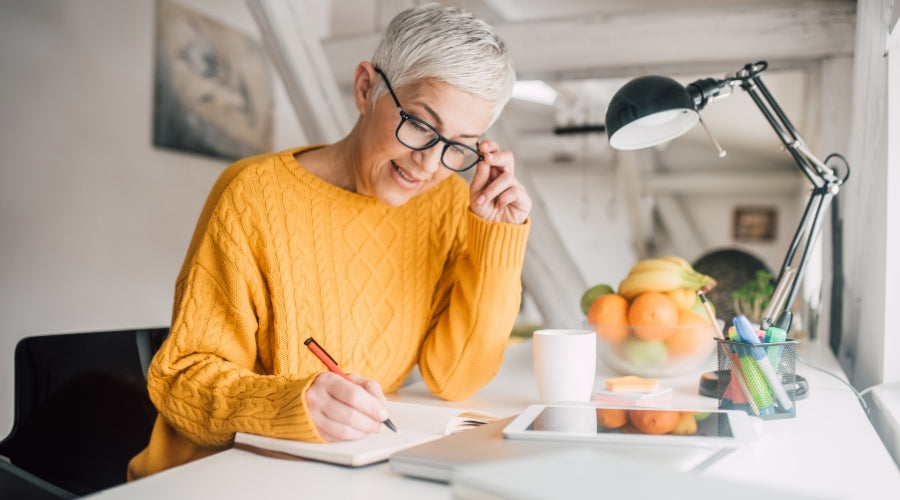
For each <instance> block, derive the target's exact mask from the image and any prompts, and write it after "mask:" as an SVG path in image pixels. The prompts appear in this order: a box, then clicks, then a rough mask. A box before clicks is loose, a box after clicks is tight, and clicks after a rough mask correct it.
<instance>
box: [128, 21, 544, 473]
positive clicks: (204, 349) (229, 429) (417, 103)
mask: <svg viewBox="0 0 900 500" xmlns="http://www.w3.org/2000/svg"><path fill="white" fill-rule="evenodd" d="M514 78H515V77H514V73H513V70H512V65H511V62H510V57H509V54H508V53H507V50H506V48H505V46H504V44H503V42H502V41H501V40H500V39H499V38H498V37H497V35H496V34H495V32H494V31H493V29H492V28H491V27H490V26H488V25H487V24H485V23H484V22H482V21H480V20H477V19H475V18H474V17H473V16H471V15H470V14H468V13H465V12H462V11H460V10H458V9H455V8H448V7H443V6H439V5H428V6H424V7H419V8H417V9H413V10H408V11H404V12H402V13H400V14H399V15H398V16H397V17H396V18H395V19H394V20H393V21H392V22H391V24H390V26H389V27H388V29H387V31H386V32H385V34H384V37H383V39H382V41H381V43H380V44H379V46H378V48H377V49H376V51H375V54H374V55H373V57H372V62H363V63H360V64H359V65H358V66H357V68H356V71H355V73H354V85H353V93H354V102H355V105H356V108H357V110H358V111H359V118H358V121H357V123H356V125H355V127H354V128H353V130H352V131H351V132H350V134H349V135H348V136H347V137H345V138H344V139H343V140H341V141H339V142H337V143H335V144H331V145H327V146H322V147H306V148H299V149H294V150H289V151H285V152H282V153H278V154H272V155H265V156H260V157H254V158H248V159H245V160H242V161H239V162H237V163H235V164H234V165H232V166H231V167H229V168H228V169H227V170H226V171H225V172H224V173H223V174H222V176H221V178H220V179H219V180H218V182H217V183H216V185H215V187H214V188H213V190H212V193H211V194H210V196H209V199H208V201H207V203H206V206H205V207H204V210H203V213H202V214H201V216H200V220H199V222H198V224H197V228H196V231H195V233H194V237H193V239H192V241H191V245H190V248H189V250H188V253H187V257H186V259H185V262H184V265H183V267H182V269H181V272H180V274H179V277H178V280H177V283H176V294H175V306H174V312H173V320H172V329H171V333H170V336H169V338H168V339H167V341H166V343H165V344H164V345H163V346H162V348H161V349H160V351H159V353H158V354H157V355H156V357H155V358H154V360H153V363H152V365H151V367H150V371H149V375H148V387H149V390H150V394H151V398H152V400H153V402H154V404H155V405H156V407H157V408H158V409H159V417H158V419H157V421H156V424H155V426H154V429H153V433H152V436H151V439H150V443H149V445H148V446H147V448H146V449H145V450H144V451H142V452H141V453H140V454H139V455H138V456H136V457H135V458H134V459H133V460H132V461H131V464H130V465H129V478H137V477H142V476H146V475H148V474H152V473H155V472H158V471H160V470H163V469H166V468H169V467H172V466H175V465H179V464H182V463H185V462H188V461H191V460H194V459H196V458H200V457H203V456H207V455H209V454H212V453H214V452H216V451H219V450H222V449H225V448H227V447H228V446H230V445H231V443H232V442H233V438H234V433H235V432H251V433H256V434H263V435H269V436H275V437H282V438H290V439H298V440H306V441H320V442H321V441H333V440H344V439H358V438H361V437H364V436H365V435H367V434H370V433H374V432H378V431H379V430H380V428H381V426H382V422H384V421H385V419H386V418H388V415H387V412H386V411H385V407H384V401H385V398H384V395H383V393H382V388H384V390H385V391H388V392H390V391H394V390H396V389H397V388H398V387H400V385H401V383H402V382H403V380H404V379H405V378H406V377H407V376H408V375H409V373H410V372H411V371H412V369H413V368H414V367H415V365H416V364H418V366H419V368H420V371H421V373H422V377H423V379H424V381H425V383H426V384H427V386H428V388H429V389H430V390H431V391H432V392H433V393H434V394H435V395H437V396H439V397H441V398H445V399H463V398H466V397H469V396H470V395H471V394H472V393H474V392H475V391H477V390H478V389H479V388H481V387H482V386H483V385H484V384H485V383H487V382H488V381H489V380H490V379H491V378H492V377H493V376H494V375H495V374H496V372H497V370H498V369H499V366H500V363H501V360H502V356H503V350H504V347H505V345H506V340H507V337H508V335H509V332H510V330H511V328H512V325H513V322H514V320H515V316H516V314H517V311H518V308H519V300H520V292H521V284H520V275H521V266H522V259H523V257H524V253H525V244H526V239H527V234H528V228H529V224H528V220H527V216H528V213H529V210H530V209H531V203H532V202H531V199H530V198H529V196H528V194H527V193H526V192H525V189H524V188H523V187H522V185H521V184H520V183H519V182H518V181H517V180H516V178H515V176H514V173H513V166H514V165H513V156H512V154H511V153H510V152H509V151H503V150H500V149H499V147H498V146H497V144H496V143H494V142H493V141H490V140H484V141H479V138H480V136H481V135H482V133H483V132H484V131H485V130H486V129H487V128H488V127H489V126H490V124H491V123H493V121H494V120H495V119H496V118H497V116H498V115H499V113H500V110H501V109H502V108H503V106H504V104H505V103H506V101H507V100H508V99H509V94H510V91H511V88H512V84H513V81H514ZM469 168H474V169H475V173H474V175H473V178H472V180H471V183H470V185H469V186H468V187H467V186H466V184H465V181H464V180H463V179H462V178H461V177H460V176H459V175H454V170H456V171H463V170H467V169H469ZM310 336H312V337H314V338H315V340H316V341H317V342H318V343H319V344H320V345H321V346H322V347H324V348H325V349H326V350H327V351H328V352H329V353H330V354H331V356H332V357H334V358H335V359H336V361H337V362H338V363H339V364H340V365H341V367H342V368H343V369H344V370H345V371H347V372H349V373H353V374H354V375H352V377H353V380H354V382H348V381H347V380H345V379H343V378H341V377H340V376H338V375H335V374H333V373H330V372H328V371H327V370H326V369H325V367H324V365H323V364H322V363H321V362H320V361H319V360H318V359H317V358H315V357H314V356H313V354H312V353H311V352H310V351H309V350H308V349H306V348H305V346H304V345H303V343H304V340H306V339H307V338H309V337H310Z"/></svg>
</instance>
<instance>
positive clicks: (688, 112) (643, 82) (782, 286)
mask: <svg viewBox="0 0 900 500" xmlns="http://www.w3.org/2000/svg"><path fill="white" fill-rule="evenodd" d="M767 67H768V64H767V63H766V62H765V61H760V62H757V63H752V64H747V65H745V66H744V67H743V68H742V69H741V70H739V71H737V72H736V73H735V74H734V75H729V76H726V77H725V78H724V79H722V80H716V79H713V78H705V79H701V80H697V81H695V82H693V83H691V84H689V85H688V86H687V87H684V86H682V85H681V84H679V83H678V82H676V81H675V80H673V79H671V78H667V77H664V76H643V77H640V78H635V79H634V80H631V81H630V82H628V83H627V84H626V85H625V86H623V87H622V88H621V89H619V91H618V92H616V94H615V95H614V96H613V98H612V100H611V101H610V103H609V108H608V109H607V111H606V132H607V134H608V135H609V145H610V146H612V147H613V148H615V149H621V150H633V149H642V148H648V147H651V146H655V145H657V144H661V143H663V142H666V141H669V140H671V139H674V138H676V137H678V136H680V135H682V134H684V133H685V132H687V131H688V130H690V129H691V128H693V127H694V125H696V124H697V122H700V123H701V124H702V123H703V121H702V120H701V118H700V113H699V111H700V110H701V109H703V108H704V107H705V106H706V104H707V103H709V102H710V101H712V100H715V99H717V98H721V97H726V96H728V95H730V94H731V90H732V88H733V87H735V86H740V87H741V88H742V89H744V91H746V92H747V94H748V95H749V96H750V97H751V98H752V99H753V102H754V103H756V105H757V107H758V108H759V110H760V112H761V113H762V114H763V116H765V118H766V120H767V121H768V122H769V124H770V125H771V126H772V128H773V129H774V130H775V133H776V134H778V138H779V139H780V140H781V143H782V144H783V145H784V147H785V149H786V150H787V151H788V153H790V155H791V157H793V159H794V161H795V162H796V163H797V166H798V167H799V168H800V170H801V171H802V172H803V173H804V174H805V175H806V177H807V178H808V179H809V181H810V183H812V194H811V195H810V198H809V202H808V203H807V205H806V209H805V211H804V213H803V218H802V219H801V220H800V225H799V226H798V227H797V231H796V233H795V234H794V238H793V240H792V241H791V245H790V248H788V252H787V255H786V256H785V258H784V263H783V264H782V266H781V270H780V272H779V275H778V280H777V284H776V286H775V292H774V293H773V294H772V297H771V298H770V300H769V306H768V307H767V308H766V312H765V313H764V314H763V325H762V327H763V328H764V329H765V328H767V327H768V326H770V325H772V324H774V323H776V322H777V323H778V325H779V326H780V327H782V328H783V329H784V330H785V331H788V332H789V331H790V326H791V322H792V319H793V316H792V313H791V310H790V309H791V304H792V303H793V302H794V299H795V298H796V295H797V290H798V286H797V285H798V283H799V282H800V277H801V275H802V273H803V269H804V267H805V266H806V262H807V260H808V259H809V254H810V249H811V247H812V245H813V243H814V242H815V239H816V237H817V235H818V233H819V232H820V230H821V226H822V219H823V215H824V212H825V210H826V209H827V208H828V206H829V204H830V203H831V200H832V198H833V197H834V196H836V195H837V194H838V191H839V189H840V186H841V185H842V184H843V183H844V182H846V181H847V178H848V177H849V175H850V167H849V165H848V164H847V161H846V160H845V159H844V157H843V156H841V155H839V154H837V153H832V154H831V155H829V156H828V157H827V158H826V159H825V162H822V161H820V160H819V159H818V158H816V157H815V155H813V154H812V152H810V150H809V148H808V147H807V145H806V143H805V142H804V141H803V138H802V137H800V134H799V132H797V129H796V128H794V126H793V125H792V124H791V122H790V120H788V117H787V115H785V113H784V111H782V110H781V107H780V106H778V103H777V102H776V101H775V98H774V97H772V95H771V94H770V93H769V91H768V89H766V86H765V85H764V84H763V82H762V80H761V78H760V74H761V73H762V72H763V71H765V70H766V68H767ZM704 128H705V125H704ZM707 132H708V131H707ZM710 137H712V136H710ZM713 142H714V143H715V139H713ZM715 145H716V148H717V149H718V151H719V156H720V157H722V156H725V151H723V150H722V148H721V147H719V145H718V143H716V144H715ZM832 159H834V160H837V161H838V162H839V163H840V164H841V165H842V169H843V175H840V174H839V173H838V172H837V170H836V168H834V167H830V166H828V165H827V163H828V162H829V161H831V160H832ZM801 243H802V244H803V251H802V253H801V256H800V261H799V263H798V264H797V265H796V267H794V268H792V267H791V266H792V265H793V262H794V258H795V255H796V253H797V250H798V249H799V248H800V245H801Z"/></svg>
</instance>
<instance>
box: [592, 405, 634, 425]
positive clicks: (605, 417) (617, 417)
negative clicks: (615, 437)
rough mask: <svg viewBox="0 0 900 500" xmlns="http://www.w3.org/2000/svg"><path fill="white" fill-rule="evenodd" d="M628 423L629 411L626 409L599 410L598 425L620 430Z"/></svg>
mask: <svg viewBox="0 0 900 500" xmlns="http://www.w3.org/2000/svg"><path fill="white" fill-rule="evenodd" d="M627 423H628V410H626V409H624V408H597V425H601V426H603V427H606V428H607V429H618V428H619V427H622V426H623V425H625V424H627Z"/></svg>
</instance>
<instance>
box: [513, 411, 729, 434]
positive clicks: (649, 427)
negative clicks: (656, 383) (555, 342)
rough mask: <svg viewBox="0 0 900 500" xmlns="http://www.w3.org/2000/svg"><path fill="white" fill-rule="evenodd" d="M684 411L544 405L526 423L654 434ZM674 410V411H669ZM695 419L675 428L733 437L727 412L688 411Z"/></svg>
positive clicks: (556, 428) (564, 429)
mask: <svg viewBox="0 0 900 500" xmlns="http://www.w3.org/2000/svg"><path fill="white" fill-rule="evenodd" d="M683 413H685V412H679V411H673V410H665V409H646V408H645V409H640V410H634V409H623V408H591V407H569V406H548V407H545V408H543V409H542V410H541V411H540V413H538V414H537V416H536V417H535V419H534V420H533V421H532V422H531V423H530V424H529V425H528V426H527V427H526V430H529V431H545V432H560V433H571V432H577V433H583V432H594V431H593V429H594V428H596V432H597V434H645V435H658V434H669V433H672V429H671V427H672V419H673V418H676V419H677V418H680V417H681V414H683ZM673 414H674V415H673ZM690 416H691V417H692V418H693V419H694V420H695V422H696V429H694V426H693V424H691V425H690V426H688V428H689V430H690V432H677V433H678V434H681V435H684V436H697V437H717V438H732V437H734V433H733V430H732V428H731V423H730V420H729V418H728V415H727V414H724V413H719V412H716V411H710V412H702V413H701V412H691V415H690Z"/></svg>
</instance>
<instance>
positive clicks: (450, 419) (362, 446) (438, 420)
mask: <svg viewBox="0 0 900 500" xmlns="http://www.w3.org/2000/svg"><path fill="white" fill-rule="evenodd" d="M386 407H387V410H388V413H390V415H391V421H392V422H393V423H394V425H396V426H397V431H398V432H396V433H394V432H393V431H391V430H390V429H388V428H387V427H384V426H382V429H381V432H379V433H378V434H372V435H370V436H367V437H365V438H363V439H359V440H355V441H339V442H333V443H307V442H304V441H295V440H292V439H279V438H272V437H266V436H258V435H255V434H248V433H243V432H238V433H237V434H236V435H235V437H234V443H235V446H236V447H239V448H245V449H247V448H249V449H253V448H256V449H261V450H266V451H274V452H278V453H284V454H288V455H293V456H296V457H302V458H309V459H312V460H320V461H323V462H331V463H336V464H341V465H349V466H353V467H357V466H361V465H368V464H371V463H375V462H380V461H383V460H387V459H388V458H389V457H390V456H391V455H392V454H394V453H396V452H397V451H400V450H404V449H406V448H409V447H412V446H415V445H418V444H421V443H425V442H428V441H433V440H435V439H438V438H440V437H442V436H445V435H447V434H450V433H453V432H457V431H461V430H464V429H469V428H472V427H478V426H480V425H482V424H485V423H487V422H491V421H493V420H496V417H494V416H493V415H488V414H485V413H479V412H472V411H466V410H460V409H457V408H447V407H442V406H431V405H423V404H412V403H399V402H395V401H388V402H387V404H386Z"/></svg>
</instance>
